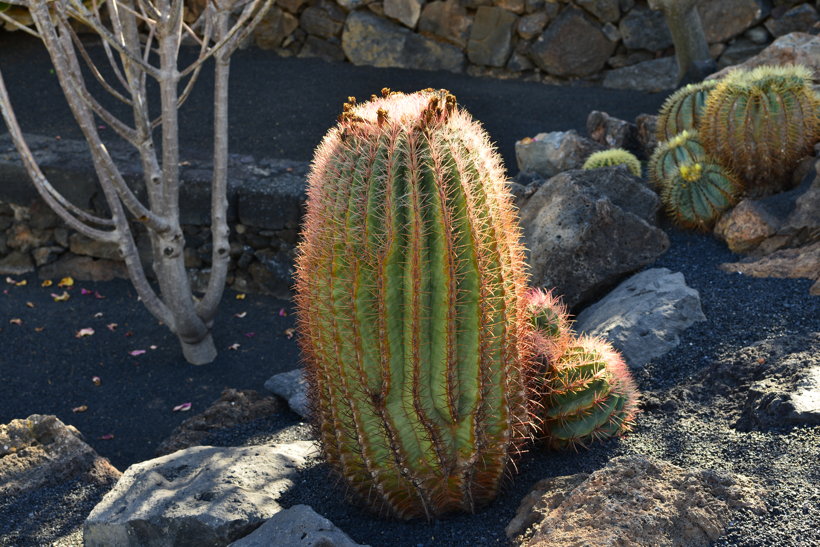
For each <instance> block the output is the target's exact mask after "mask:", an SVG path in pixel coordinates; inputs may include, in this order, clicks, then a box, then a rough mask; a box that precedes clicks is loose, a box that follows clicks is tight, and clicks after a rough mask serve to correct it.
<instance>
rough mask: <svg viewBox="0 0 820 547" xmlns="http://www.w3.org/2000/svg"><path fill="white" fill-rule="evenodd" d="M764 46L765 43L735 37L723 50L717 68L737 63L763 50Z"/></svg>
mask: <svg viewBox="0 0 820 547" xmlns="http://www.w3.org/2000/svg"><path fill="white" fill-rule="evenodd" d="M765 47H766V46H765V45H762V44H756V43H754V42H752V41H751V40H747V39H745V38H737V39H735V40H733V41H732V43H731V44H729V46H728V47H726V49H724V50H723V53H721V55H720V59H718V63H717V66H718V68H724V67H728V66H735V65H739V64H741V63H743V62H744V61H747V60H748V59H750V58H751V57H754V56H755V55H757V54H758V53H760V52H761V51H763V49H764V48H765Z"/></svg>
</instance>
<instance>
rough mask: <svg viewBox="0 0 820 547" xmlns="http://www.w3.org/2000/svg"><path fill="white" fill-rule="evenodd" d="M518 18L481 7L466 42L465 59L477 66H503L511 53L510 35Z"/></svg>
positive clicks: (502, 11) (495, 8) (500, 11)
mask: <svg viewBox="0 0 820 547" xmlns="http://www.w3.org/2000/svg"><path fill="white" fill-rule="evenodd" d="M517 19H518V18H517V17H516V16H515V14H514V13H512V12H509V11H507V10H505V9H501V8H497V7H489V6H482V7H480V8H478V11H477V12H476V14H475V21H473V27H472V30H471V31H470V40H469V42H467V58H468V59H470V61H471V62H473V63H475V64H477V65H486V66H496V67H500V66H504V64H505V63H506V62H507V58H509V56H510V52H511V51H512V43H511V40H512V34H513V29H514V28H515V23H516V20H517Z"/></svg>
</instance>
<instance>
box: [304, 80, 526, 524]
mask: <svg viewBox="0 0 820 547" xmlns="http://www.w3.org/2000/svg"><path fill="white" fill-rule="evenodd" d="M383 95H384V96H383V97H380V98H376V97H375V96H374V97H373V99H372V100H371V101H369V102H367V103H363V104H355V99H352V98H351V100H350V102H349V103H348V104H346V105H345V112H344V113H343V114H342V116H340V122H339V124H338V126H337V127H335V128H333V129H331V131H330V132H329V133H328V134H327V135H326V136H325V138H324V140H323V141H322V143H321V145H320V146H319V148H318V149H317V151H316V155H315V157H314V161H313V167H312V170H311V174H310V176H309V189H308V201H307V211H306V216H305V222H304V228H303V233H302V238H303V239H302V242H301V243H300V246H299V252H298V257H297V272H296V303H297V309H298V316H297V317H298V326H299V331H300V343H301V347H302V350H303V354H304V357H305V370H306V376H307V379H308V385H309V393H310V400H311V405H312V412H313V417H314V419H315V422H316V423H317V427H318V432H319V435H320V438H321V441H322V445H323V450H324V452H325V455H326V458H327V461H328V463H329V464H330V465H331V466H332V467H334V468H335V469H336V470H337V471H338V472H339V474H340V475H341V476H342V477H343V478H344V479H345V480H346V482H347V483H348V484H349V485H350V487H351V489H352V491H353V492H355V493H357V494H358V497H359V498H361V499H362V500H364V501H365V502H366V503H368V504H369V505H370V506H371V508H373V509H374V510H376V511H378V512H381V513H386V514H388V515H392V516H395V517H398V518H402V519H411V518H416V517H422V518H428V519H430V518H434V517H437V516H439V515H441V514H444V513H449V512H453V511H467V512H472V511H475V510H476V509H478V508H479V507H481V506H483V505H485V504H487V503H488V502H489V501H491V500H492V499H493V498H494V497H495V495H496V493H497V490H498V488H499V485H500V484H501V481H502V478H503V476H504V474H505V472H506V471H507V470H508V466H509V464H510V463H511V457H512V456H513V455H514V454H515V453H516V452H517V450H518V444H519V442H520V441H522V440H523V438H524V435H525V429H526V423H527V416H528V405H529V396H528V394H527V387H526V385H527V378H526V371H525V370H524V368H525V367H526V366H527V364H528V363H529V362H530V359H529V343H530V342H529V339H528V326H527V324H526V316H525V306H524V305H523V302H524V300H523V298H524V292H525V290H526V287H525V270H524V267H525V266H524V256H523V249H522V248H521V246H520V244H519V239H518V238H519V229H518V226H517V223H516V221H515V214H514V210H513V208H512V205H511V201H510V197H509V195H508V194H507V191H506V186H505V177H504V174H503V170H502V167H501V165H500V160H499V159H498V156H497V154H496V153H495V152H494V150H493V149H492V147H491V145H490V144H489V140H488V138H487V135H486V133H485V132H484V131H483V130H482V129H481V128H480V126H479V125H478V124H477V123H476V122H474V121H473V120H472V119H471V118H470V116H469V115H468V114H467V113H465V112H464V111H462V110H461V109H459V108H457V107H456V104H455V98H454V97H453V96H452V95H450V94H448V93H446V92H444V91H433V90H425V91H422V92H418V93H415V94H409V95H405V94H400V93H391V92H390V91H389V90H384V91H383Z"/></svg>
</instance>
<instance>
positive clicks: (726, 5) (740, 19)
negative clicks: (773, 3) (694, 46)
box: [698, 0, 768, 44]
mask: <svg viewBox="0 0 820 547" xmlns="http://www.w3.org/2000/svg"><path fill="white" fill-rule="evenodd" d="M698 13H699V14H700V20H701V22H702V23H703V32H704V34H705V35H706V40H707V41H708V42H709V43H710V44H714V43H716V42H725V41H726V40H728V39H729V38H733V37H734V36H737V35H738V34H741V33H743V32H744V31H745V30H746V29H748V28H749V27H752V26H753V25H755V24H756V23H757V22H759V21H762V20H763V18H764V17H766V15H768V10H767V9H765V8H764V4H763V3H762V1H761V0H722V1H720V2H715V1H714V0H701V1H700V2H699V3H698Z"/></svg>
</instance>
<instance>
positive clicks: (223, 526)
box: [83, 441, 318, 547]
mask: <svg viewBox="0 0 820 547" xmlns="http://www.w3.org/2000/svg"><path fill="white" fill-rule="evenodd" d="M316 454H318V447H317V446H316V444H315V443H313V442H308V441H297V442H294V443H288V444H279V445H274V446H248V447H241V448H216V447H212V446H195V447H192V448H188V449H186V450H180V451H179V452H175V453H173V454H170V455H168V456H163V457H161V458H156V459H153V460H148V461H145V462H142V463H138V464H135V465H132V466H131V467H129V468H128V469H127V470H126V471H125V473H124V474H123V476H122V478H121V479H120V481H119V482H118V483H117V485H116V486H115V487H114V489H113V490H111V491H110V492H109V493H108V494H106V496H105V497H104V498H103V500H102V501H101V502H100V503H99V504H98V505H97V506H96V507H95V508H94V510H93V511H92V512H91V514H90V515H89V516H88V519H86V521H85V524H84V526H83V540H84V543H85V545H86V547H92V546H100V547H102V546H110V545H117V546H134V547H136V546H138V545H139V546H142V545H152V546H156V547H159V546H166V545H167V546H171V545H193V544H195V545H203V546H204V545H226V544H228V543H230V542H231V541H234V540H236V539H239V538H241V537H243V536H245V535H247V534H248V533H250V532H251V531H253V530H254V529H256V528H257V527H259V526H260V525H261V524H262V523H263V522H264V521H266V520H267V519H269V518H270V517H272V516H273V515H274V514H276V513H277V512H279V511H280V510H281V507H280V506H279V504H278V503H277V500H278V499H279V497H280V496H281V495H282V494H283V493H284V492H285V491H287V490H288V489H289V488H291V487H292V486H293V484H294V479H295V476H296V473H297V470H298V468H299V467H301V466H303V465H304V464H305V463H306V462H307V460H308V459H309V458H311V457H313V456H315V455H316Z"/></svg>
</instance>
